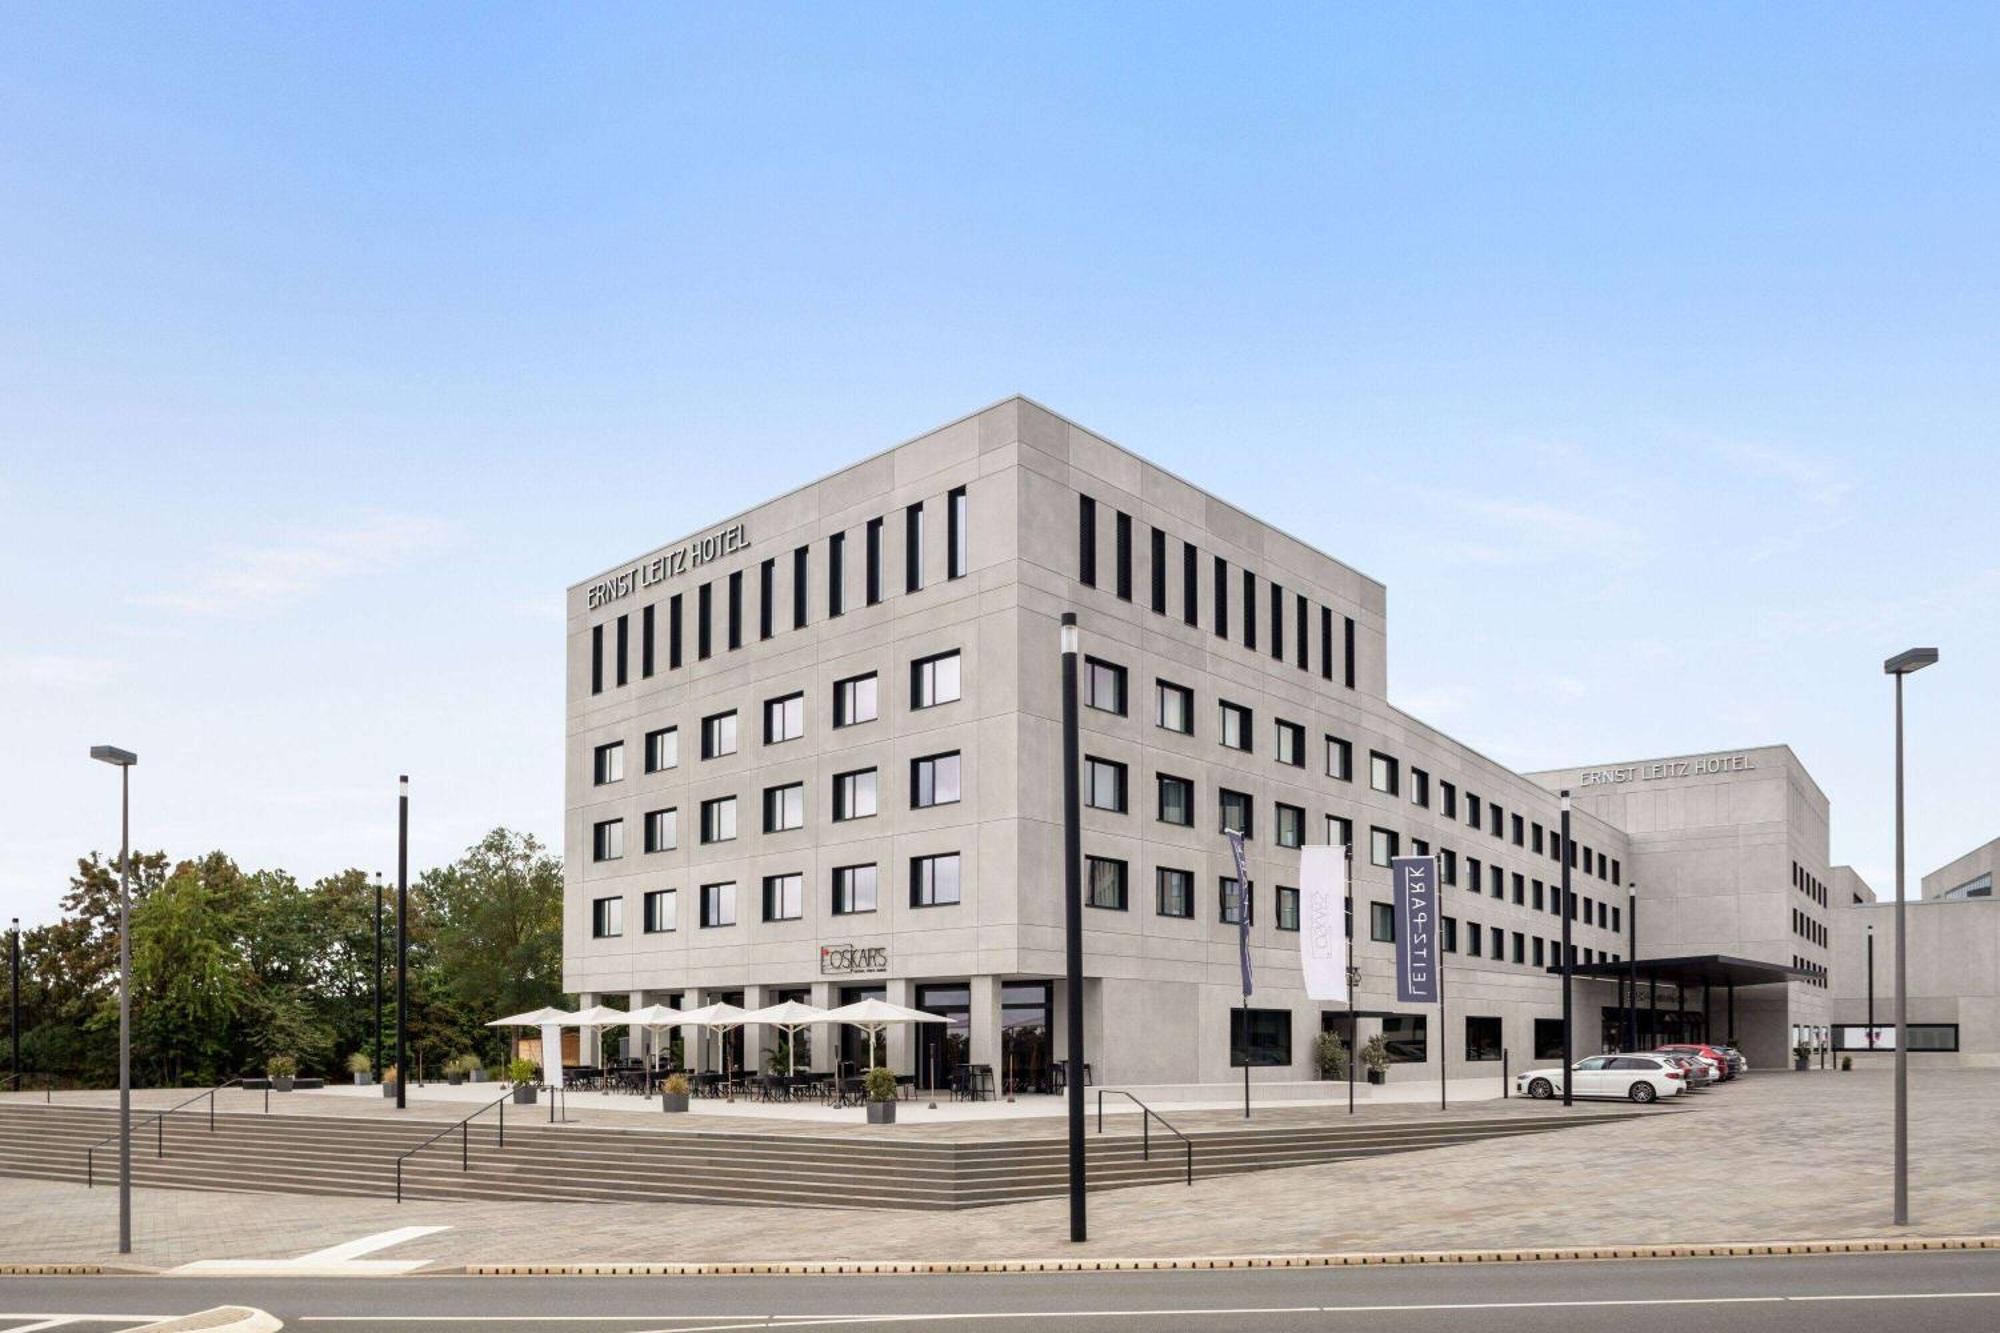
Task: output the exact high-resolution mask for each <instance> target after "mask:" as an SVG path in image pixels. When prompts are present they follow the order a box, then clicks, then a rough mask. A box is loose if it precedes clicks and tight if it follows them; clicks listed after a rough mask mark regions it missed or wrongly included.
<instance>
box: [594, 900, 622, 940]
mask: <svg viewBox="0 0 2000 1333" xmlns="http://www.w3.org/2000/svg"><path fill="white" fill-rule="evenodd" d="M624 933H625V900H624V899H623V898H593V899H591V901H590V936H591V938H592V939H598V940H615V939H617V938H618V937H619V936H620V935H623V934H624Z"/></svg>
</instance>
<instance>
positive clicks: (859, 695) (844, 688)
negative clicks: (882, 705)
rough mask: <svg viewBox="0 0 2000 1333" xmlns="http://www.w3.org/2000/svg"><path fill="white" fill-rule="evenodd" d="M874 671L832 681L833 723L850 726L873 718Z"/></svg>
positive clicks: (839, 725)
mask: <svg viewBox="0 0 2000 1333" xmlns="http://www.w3.org/2000/svg"><path fill="white" fill-rule="evenodd" d="M875 716H876V714H875V673H874V672H872V671H871V672H869V673H868V674H867V675H865V676H849V677H848V678H847V679H845V680H837V681H835V682H834V683H833V725H834V726H836V727H851V726H853V725H854V724H855V723H857V722H873V721H874V720H875Z"/></svg>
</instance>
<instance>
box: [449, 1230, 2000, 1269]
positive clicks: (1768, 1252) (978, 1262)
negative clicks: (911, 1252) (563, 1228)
mask: <svg viewBox="0 0 2000 1333" xmlns="http://www.w3.org/2000/svg"><path fill="white" fill-rule="evenodd" d="M1931 1250H2000V1236H1908V1237H1905V1236H1875V1237H1861V1238H1858V1239H1853V1240H1794V1241H1747V1242H1724V1243H1717V1244H1708V1245H1581V1246H1571V1245H1563V1246H1546V1247H1541V1248H1536V1249H1517V1250H1386V1251H1373V1252H1370V1251H1362V1252H1354V1253H1346V1254H1262V1255H1230V1256H1209V1257H1189V1258H1160V1259H984V1260H982V1259H960V1260H947V1261H929V1260H917V1259H911V1260H882V1261H876V1262H871V1261H866V1260H852V1259H846V1260H843V1259H824V1260H806V1261H798V1262H772V1263H685V1264H649V1263H609V1264H532V1263H531V1264H467V1265H465V1267H464V1268H462V1269H454V1270H451V1271H453V1272H460V1273H463V1274H465V1275H466V1276H469V1277H883V1276H892V1275H901V1276H917V1275H927V1276H939V1275H946V1274H996V1273H1133V1272H1150V1273H1161V1272H1183V1271H1196V1270H1205V1269H1245V1268H1367V1267H1378V1266H1387V1265H1391V1264H1509V1263H1515V1264H1519V1263H1549V1262H1556V1261H1574V1260H1591V1259H1598V1260H1603V1259H1723V1258H1732V1259H1733V1258H1751V1257H1770V1256H1781V1255H1806V1254H1900V1253H1913V1252H1917V1251H1931ZM431 1271H432V1272H433V1273H435V1272H437V1271H439V1270H431Z"/></svg>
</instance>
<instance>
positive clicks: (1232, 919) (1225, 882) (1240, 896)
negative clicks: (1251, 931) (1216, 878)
mask: <svg viewBox="0 0 2000 1333" xmlns="http://www.w3.org/2000/svg"><path fill="white" fill-rule="evenodd" d="M1240 887H1241V886H1240V885H1238V884H1237V882H1236V880H1235V879H1234V878H1233V877H1231V876H1228V875H1225V876H1223V878H1222V884H1221V889H1222V892H1221V895H1220V904H1221V908H1222V921H1223V924H1224V925H1229V926H1234V925H1240V924H1242V921H1243V915H1242V913H1243V910H1244V909H1245V908H1248V909H1249V911H1250V920H1251V924H1253V925H1254V924H1255V923H1256V912H1257V886H1256V885H1255V884H1254V883H1253V884H1252V885H1251V886H1250V890H1249V892H1248V893H1243V892H1239V889H1240Z"/></svg>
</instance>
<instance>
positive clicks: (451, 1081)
mask: <svg viewBox="0 0 2000 1333" xmlns="http://www.w3.org/2000/svg"><path fill="white" fill-rule="evenodd" d="M444 1081H445V1083H446V1084H447V1085H448V1086H450V1087H454V1088H455V1087H457V1086H458V1085H459V1084H461V1083H463V1082H465V1075H463V1074H446V1075H445V1076H444Z"/></svg>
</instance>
